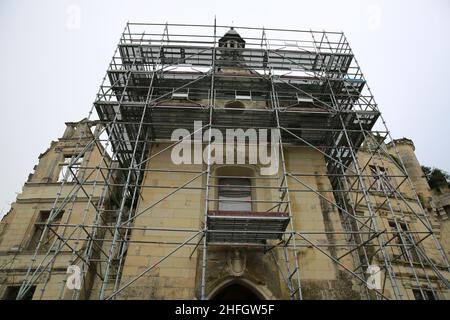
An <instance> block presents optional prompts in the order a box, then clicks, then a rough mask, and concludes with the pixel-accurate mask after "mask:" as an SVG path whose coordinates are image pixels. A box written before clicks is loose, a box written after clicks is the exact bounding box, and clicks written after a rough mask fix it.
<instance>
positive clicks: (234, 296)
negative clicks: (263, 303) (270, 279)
mask: <svg viewBox="0 0 450 320" xmlns="http://www.w3.org/2000/svg"><path fill="white" fill-rule="evenodd" d="M264 299H265V297H264V296H263V295H262V294H261V293H260V292H258V291H257V290H256V289H253V288H251V287H250V286H248V285H246V284H244V283H242V282H240V281H239V282H235V281H232V282H229V283H226V284H225V285H223V286H221V287H219V288H217V289H216V290H214V292H213V293H212V294H211V296H210V300H264Z"/></svg>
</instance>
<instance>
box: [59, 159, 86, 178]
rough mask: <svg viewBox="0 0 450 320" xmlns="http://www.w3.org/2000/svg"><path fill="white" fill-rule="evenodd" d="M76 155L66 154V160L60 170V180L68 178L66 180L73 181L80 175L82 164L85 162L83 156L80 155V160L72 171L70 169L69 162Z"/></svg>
mask: <svg viewBox="0 0 450 320" xmlns="http://www.w3.org/2000/svg"><path fill="white" fill-rule="evenodd" d="M76 157H77V156H76V155H69V156H64V162H63V163H61V164H60V166H61V171H60V172H59V177H58V182H62V181H63V180H64V178H66V179H67V180H66V182H73V181H74V180H75V177H76V176H77V175H78V171H79V170H80V166H81V164H82V163H83V157H79V158H78V160H77V161H76V162H75V163H74V164H73V165H72V168H71V169H72V171H71V170H70V169H69V164H70V162H71V161H72V158H73V159H75V158H76Z"/></svg>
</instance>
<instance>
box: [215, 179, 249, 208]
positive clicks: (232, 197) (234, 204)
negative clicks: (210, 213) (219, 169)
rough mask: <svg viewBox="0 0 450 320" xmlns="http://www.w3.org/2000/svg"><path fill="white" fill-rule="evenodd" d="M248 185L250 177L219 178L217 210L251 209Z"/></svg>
mask: <svg viewBox="0 0 450 320" xmlns="http://www.w3.org/2000/svg"><path fill="white" fill-rule="evenodd" d="M250 185H251V183H250V179H245V178H221V179H219V210H223V211H251V210H252V203H251V200H252V195H251V188H250Z"/></svg>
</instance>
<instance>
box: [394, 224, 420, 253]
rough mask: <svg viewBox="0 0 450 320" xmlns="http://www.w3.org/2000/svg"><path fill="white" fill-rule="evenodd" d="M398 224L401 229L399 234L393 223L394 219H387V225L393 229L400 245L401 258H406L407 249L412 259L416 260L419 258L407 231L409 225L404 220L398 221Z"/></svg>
mask: <svg viewBox="0 0 450 320" xmlns="http://www.w3.org/2000/svg"><path fill="white" fill-rule="evenodd" d="M398 225H399V227H400V229H401V231H400V232H401V236H400V232H399V231H398V230H397V227H396V225H395V222H394V221H389V227H390V228H391V229H392V230H393V232H394V234H395V237H396V242H397V244H399V245H400V253H401V258H402V259H404V260H408V255H407V251H406V250H408V251H409V253H410V255H411V258H412V261H413V262H416V261H418V260H419V257H418V254H417V251H416V248H415V247H414V240H413V239H412V235H411V234H410V233H409V227H408V225H407V224H406V223H404V222H398Z"/></svg>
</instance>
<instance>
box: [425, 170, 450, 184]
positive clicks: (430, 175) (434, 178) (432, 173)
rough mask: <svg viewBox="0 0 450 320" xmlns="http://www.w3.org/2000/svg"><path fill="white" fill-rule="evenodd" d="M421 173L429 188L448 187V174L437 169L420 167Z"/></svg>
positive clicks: (449, 182) (449, 178)
mask: <svg viewBox="0 0 450 320" xmlns="http://www.w3.org/2000/svg"><path fill="white" fill-rule="evenodd" d="M422 171H423V173H424V175H425V178H426V179H427V181H428V184H429V185H430V188H432V189H434V188H439V187H445V186H448V187H450V175H449V174H448V172H446V171H444V170H441V169H439V168H430V167H426V166H422Z"/></svg>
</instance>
